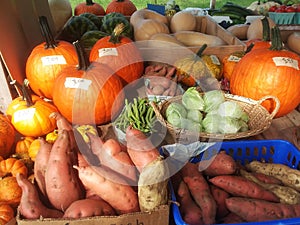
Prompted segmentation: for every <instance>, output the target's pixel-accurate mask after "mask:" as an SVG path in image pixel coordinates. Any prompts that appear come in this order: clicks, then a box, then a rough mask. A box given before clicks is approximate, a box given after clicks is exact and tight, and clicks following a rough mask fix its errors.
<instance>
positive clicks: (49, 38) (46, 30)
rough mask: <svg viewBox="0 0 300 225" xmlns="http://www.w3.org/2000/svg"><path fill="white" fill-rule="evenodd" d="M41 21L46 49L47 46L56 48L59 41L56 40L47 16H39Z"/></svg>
mask: <svg viewBox="0 0 300 225" xmlns="http://www.w3.org/2000/svg"><path fill="white" fill-rule="evenodd" d="M39 23H40V28H41V31H42V34H43V37H44V38H45V42H46V43H45V49H47V48H56V47H57V42H56V41H55V39H54V37H53V35H52V33H51V31H50V28H49V24H48V21H47V17H45V16H40V17H39Z"/></svg>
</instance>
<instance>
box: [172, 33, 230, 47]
mask: <svg viewBox="0 0 300 225" xmlns="http://www.w3.org/2000/svg"><path fill="white" fill-rule="evenodd" d="M174 37H175V38H176V39H177V40H178V41H180V42H181V43H183V44H184V45H185V46H187V47H191V46H202V45H203V44H207V46H208V47H211V46H219V45H226V44H227V43H226V42H225V41H224V40H223V39H221V38H220V37H218V36H215V35H210V34H204V33H201V32H197V31H179V32H176V33H174Z"/></svg>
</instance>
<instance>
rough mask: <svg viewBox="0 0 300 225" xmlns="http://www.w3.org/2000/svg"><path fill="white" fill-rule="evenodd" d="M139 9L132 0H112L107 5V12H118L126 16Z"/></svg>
mask: <svg viewBox="0 0 300 225" xmlns="http://www.w3.org/2000/svg"><path fill="white" fill-rule="evenodd" d="M136 10H137V8H136V6H135V4H134V3H133V2H132V1H130V0H112V1H111V2H110V3H109V4H108V5H107V7H106V11H105V12H106V14H109V13H112V12H118V13H121V14H123V15H124V16H131V15H132V14H133V13H134V12H135V11H136Z"/></svg>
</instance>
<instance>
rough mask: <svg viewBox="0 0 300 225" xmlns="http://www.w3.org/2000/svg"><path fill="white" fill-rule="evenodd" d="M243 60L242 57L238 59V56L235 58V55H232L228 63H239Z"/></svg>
mask: <svg viewBox="0 0 300 225" xmlns="http://www.w3.org/2000/svg"><path fill="white" fill-rule="evenodd" d="M240 60H241V58H240V57H237V56H235V55H230V56H229V57H228V61H230V62H239V61H240Z"/></svg>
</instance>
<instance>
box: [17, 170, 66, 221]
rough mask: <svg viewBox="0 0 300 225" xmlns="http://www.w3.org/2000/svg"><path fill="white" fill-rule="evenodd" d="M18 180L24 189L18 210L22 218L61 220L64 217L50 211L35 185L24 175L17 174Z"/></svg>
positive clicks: (58, 212)
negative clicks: (41, 199)
mask: <svg viewBox="0 0 300 225" xmlns="http://www.w3.org/2000/svg"><path fill="white" fill-rule="evenodd" d="M16 179H17V182H18V185H19V186H20V187H21V189H22V197H21V200H20V204H19V208H18V209H19V211H20V214H21V215H22V216H24V217H25V218H26V219H39V218H40V217H44V218H60V217H62V216H63V213H62V212H61V211H59V210H56V209H49V208H47V207H46V206H45V205H43V203H42V202H41V201H40V199H39V195H38V191H37V189H36V188H35V186H34V184H32V183H30V181H29V180H28V179H26V177H24V175H22V174H17V176H16Z"/></svg>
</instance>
